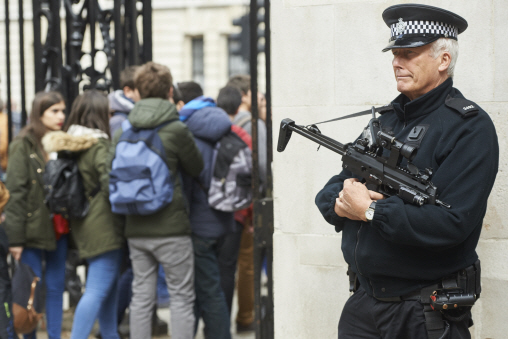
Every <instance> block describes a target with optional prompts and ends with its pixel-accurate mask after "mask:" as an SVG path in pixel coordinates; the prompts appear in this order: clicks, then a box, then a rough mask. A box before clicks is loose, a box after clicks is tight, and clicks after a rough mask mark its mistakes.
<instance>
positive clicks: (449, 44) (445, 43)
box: [431, 38, 459, 78]
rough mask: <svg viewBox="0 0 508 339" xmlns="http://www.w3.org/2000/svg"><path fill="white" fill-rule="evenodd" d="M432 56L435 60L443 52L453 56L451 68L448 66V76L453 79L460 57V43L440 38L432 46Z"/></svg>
mask: <svg viewBox="0 0 508 339" xmlns="http://www.w3.org/2000/svg"><path fill="white" fill-rule="evenodd" d="M431 48H432V51H431V55H432V57H433V58H434V59H435V58H437V57H438V56H439V55H440V54H441V52H448V53H450V55H451V58H452V60H451V61H450V66H448V76H450V78H453V72H454V70H455V63H456V62H457V58H458V57H459V43H458V42H457V40H455V39H447V38H439V39H438V40H436V41H434V42H433V43H432V45H431Z"/></svg>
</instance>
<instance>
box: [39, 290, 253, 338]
mask: <svg viewBox="0 0 508 339" xmlns="http://www.w3.org/2000/svg"><path fill="white" fill-rule="evenodd" d="M234 298H235V299H234V300H233V310H232V314H233V315H235V314H236V305H237V302H236V295H235V297H234ZM157 315H158V316H159V318H160V319H162V320H164V321H166V322H168V324H169V321H170V316H171V315H170V312H169V309H168V308H159V309H158V310H157ZM73 316H74V312H73V310H72V309H69V310H66V311H64V315H63V323H62V337H61V339H70V337H71V329H72V318H73ZM40 327H41V328H40V329H39V330H38V331H37V339H48V335H47V333H46V331H45V330H44V324H42V326H40ZM97 329H98V325H97V323H96V324H95V326H94V330H93V331H92V334H95V333H97ZM255 337H256V336H255V334H254V332H250V333H242V334H237V333H236V328H235V321H234V317H232V321H231V338H232V339H255ZM88 338H89V339H96V337H95V335H91V336H89V337H88ZM152 338H156V339H170V338H171V336H170V335H169V334H168V335H160V336H154V337H152ZM204 338H205V337H204V335H203V322H202V321H201V322H200V324H199V327H198V332H197V334H196V337H195V338H194V339H204ZM133 339H134V338H133Z"/></svg>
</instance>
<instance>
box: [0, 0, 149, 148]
mask: <svg viewBox="0 0 508 339" xmlns="http://www.w3.org/2000/svg"><path fill="white" fill-rule="evenodd" d="M16 3H17V15H16V13H15V12H14V11H13V8H12V7H15V4H16ZM31 4H32V6H31V10H32V11H31V13H32V14H33V16H32V21H33V37H34V42H33V57H34V78H35V86H34V88H35V92H38V91H44V90H45V91H49V90H57V91H60V92H61V93H62V94H63V95H64V98H65V99H66V101H67V107H70V105H71V103H72V102H73V101H74V98H76V96H78V95H79V93H80V92H81V91H83V90H86V89H92V88H95V89H99V90H103V91H107V92H109V91H110V90H112V89H118V88H119V86H120V84H119V76H120V72H121V71H122V70H123V69H124V68H125V67H127V66H130V65H137V64H142V63H145V62H147V61H150V60H152V14H151V11H152V4H151V0H112V1H111V0H110V1H107V0H32V1H31ZM107 5H109V7H107ZM111 5H113V7H111ZM27 7H28V6H27V4H25V3H24V0H17V1H15V0H10V1H9V0H5V11H4V23H5V33H6V45H5V53H6V58H5V60H6V81H7V93H6V99H7V100H6V102H5V111H6V112H7V116H8V121H9V124H8V131H9V141H10V140H12V136H13V131H12V125H13V115H12V107H11V106H12V105H11V104H12V97H13V93H12V88H13V87H16V88H19V89H20V93H18V95H19V98H20V116H21V119H20V125H21V126H24V125H26V122H27V112H26V97H27V86H26V83H25V78H26V74H25V69H26V65H25V56H26V54H25V41H24V39H25V31H24V22H25V20H28V17H29V15H30V13H26V12H25V10H24V9H27ZM13 12H14V13H13ZM62 16H63V17H62ZM11 17H15V20H17V21H18V22H17V23H18V27H19V29H18V30H17V32H13V31H12V30H11ZM138 30H141V31H142V32H141V33H140V32H138ZM63 32H65V34H62V33H63ZM13 33H14V34H15V33H18V34H19V35H18V36H14V35H13ZM13 37H15V38H16V39H17V40H18V42H19V46H17V47H18V49H19V55H17V56H14V55H12V53H11V50H12V49H11V38H13ZM62 37H66V39H65V41H63V39H62ZM85 37H86V38H85ZM16 57H17V58H16ZM14 59H16V60H17V61H19V68H20V73H19V84H16V86H13V85H14V84H13V82H12V81H13V79H12V74H11V66H12V61H13V60H14ZM30 94H34V93H30Z"/></svg>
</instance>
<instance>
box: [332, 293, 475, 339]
mask: <svg viewBox="0 0 508 339" xmlns="http://www.w3.org/2000/svg"><path fill="white" fill-rule="evenodd" d="M470 321H471V314H470V313H469V314H468V316H466V317H465V319H464V320H462V321H460V322H449V324H450V332H449V334H448V336H447V337H446V339H470V338H471V335H470V333H469V324H470ZM427 338H428V337H427V329H426V327H425V316H424V314H423V305H422V304H421V303H420V302H419V301H416V300H415V301H403V302H393V303H392V302H383V301H379V300H377V299H375V298H373V297H371V296H369V295H367V293H365V290H364V289H363V288H361V287H360V289H358V291H356V292H355V293H354V294H353V295H352V296H351V297H350V298H349V300H348V301H347V302H346V304H345V305H344V309H343V310H342V315H341V317H340V321H339V339H427Z"/></svg>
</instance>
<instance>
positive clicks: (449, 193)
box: [316, 78, 499, 298]
mask: <svg viewBox="0 0 508 339" xmlns="http://www.w3.org/2000/svg"><path fill="white" fill-rule="evenodd" d="M452 86H453V82H452V79H451V78H449V79H448V80H446V81H445V82H444V83H442V84H441V85H440V86H438V87H437V88H435V89H433V90H431V91H430V92H428V93H426V94H425V95H423V96H421V97H419V98H417V99H415V100H413V101H409V99H408V98H407V97H406V96H405V95H402V94H401V95H399V96H398V97H397V98H396V99H395V100H394V101H393V102H392V106H393V110H391V111H389V112H387V113H385V114H383V115H382V116H381V117H380V122H381V124H382V126H383V128H387V127H389V128H391V129H392V131H393V132H394V136H395V137H396V138H397V139H398V140H400V141H403V142H404V141H408V139H407V138H408V135H409V134H410V133H411V132H412V131H413V134H414V131H415V127H417V129H418V126H422V127H423V128H424V129H426V132H425V135H424V136H423V139H421V140H420V141H421V144H420V146H419V150H418V154H417V155H416V157H415V159H414V160H413V163H414V164H415V165H416V166H418V168H419V169H425V168H432V169H433V172H434V173H433V175H432V178H431V181H432V182H433V183H434V185H435V186H436V187H437V190H438V194H439V199H440V200H442V201H444V202H446V203H448V204H450V205H451V208H450V209H447V208H445V207H442V206H436V205H430V204H427V205H423V206H415V205H412V204H409V203H405V202H404V201H403V200H401V199H400V198H399V197H396V196H394V197H390V198H386V199H384V200H379V201H378V202H377V204H376V209H375V213H374V219H373V220H372V222H368V223H367V222H360V221H352V220H349V219H347V218H342V217H339V216H338V215H337V214H336V213H335V212H334V205H335V199H336V198H337V197H338V195H339V192H340V191H341V190H342V184H343V181H344V179H347V178H351V177H353V175H352V173H351V172H349V171H347V170H343V171H342V172H341V173H340V174H339V175H336V176H334V177H332V178H331V179H330V181H329V182H328V183H327V184H326V185H325V187H324V188H323V189H322V190H321V191H320V192H319V193H318V195H317V196H316V205H317V206H318V208H319V210H320V212H321V213H322V214H323V217H324V218H325V219H326V221H328V222H329V223H330V224H332V225H334V226H335V228H336V230H337V232H340V231H342V252H343V254H344V258H345V260H346V262H347V263H348V264H349V265H350V266H351V267H352V269H353V271H354V272H356V273H357V274H358V278H359V281H360V284H361V285H362V286H363V287H364V288H365V290H366V291H367V293H368V294H369V295H373V296H375V297H380V298H386V297H394V296H401V295H405V294H407V293H410V292H412V291H415V290H418V289H420V288H422V287H425V286H428V285H431V284H434V283H436V282H439V281H440V280H441V278H443V277H444V276H446V275H448V274H451V273H453V272H456V271H458V270H459V269H462V268H464V267H466V266H468V265H471V264H473V263H474V262H475V261H476V260H477V258H478V256H477V254H476V251H475V248H476V245H477V243H478V239H479V237H480V232H481V229H482V221H483V217H484V216H485V212H486V209H487V199H488V197H489V194H490V192H491V190H492V186H493V185H494V180H495V178H496V173H497V170H498V162H499V147H498V141H497V135H496V131H495V128H494V124H493V123H492V120H491V119H490V117H489V116H488V115H487V113H486V112H485V111H484V110H482V109H481V108H480V107H479V106H478V105H476V104H475V103H474V102H471V101H469V102H467V106H466V107H464V108H462V107H461V108H460V109H454V108H450V107H448V106H447V105H446V104H445V100H447V98H448V99H451V98H461V99H464V97H463V96H462V94H461V93H460V92H459V91H458V90H457V89H455V88H453V87H452ZM456 101H459V100H456ZM460 102H461V101H460ZM470 106H473V107H470ZM464 109H465V110H468V111H472V112H474V111H478V114H476V115H474V114H473V115H472V116H471V115H469V116H467V117H465V116H462V114H461V113H462V111H463V110H464ZM420 137H421V135H420ZM385 155H386V154H385Z"/></svg>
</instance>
